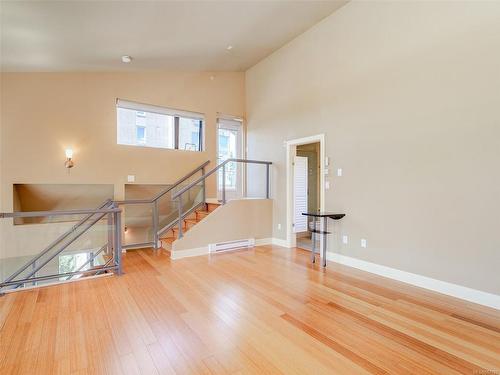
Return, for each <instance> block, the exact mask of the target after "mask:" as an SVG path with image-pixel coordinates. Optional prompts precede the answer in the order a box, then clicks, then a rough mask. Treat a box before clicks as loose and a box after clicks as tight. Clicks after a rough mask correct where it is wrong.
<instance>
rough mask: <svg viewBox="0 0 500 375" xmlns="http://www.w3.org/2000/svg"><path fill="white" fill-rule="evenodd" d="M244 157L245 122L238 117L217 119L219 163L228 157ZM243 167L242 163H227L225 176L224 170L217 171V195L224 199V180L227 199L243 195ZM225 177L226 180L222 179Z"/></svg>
mask: <svg viewBox="0 0 500 375" xmlns="http://www.w3.org/2000/svg"><path fill="white" fill-rule="evenodd" d="M242 158H243V123H242V121H241V120H237V119H226V118H219V119H218V120H217V164H220V163H222V162H223V161H224V160H227V159H242ZM243 168H244V166H243V165H241V163H235V162H230V163H228V164H226V167H225V176H223V174H222V170H221V169H219V171H218V172H217V195H218V197H217V198H218V199H219V200H221V199H222V186H223V182H224V185H225V189H226V199H228V200H229V199H235V198H241V197H243V186H244V184H243ZM223 178H224V181H223V180H222V179H223Z"/></svg>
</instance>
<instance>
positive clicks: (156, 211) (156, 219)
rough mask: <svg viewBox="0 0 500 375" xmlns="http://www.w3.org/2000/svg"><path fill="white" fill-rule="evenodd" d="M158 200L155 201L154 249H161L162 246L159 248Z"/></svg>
mask: <svg viewBox="0 0 500 375" xmlns="http://www.w3.org/2000/svg"><path fill="white" fill-rule="evenodd" d="M158 221H159V217H158V200H155V201H154V203H153V241H154V243H155V244H154V249H155V250H156V249H159V248H160V246H158V243H159V242H160V241H159V238H158Z"/></svg>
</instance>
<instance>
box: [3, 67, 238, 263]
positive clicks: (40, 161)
mask: <svg viewBox="0 0 500 375" xmlns="http://www.w3.org/2000/svg"><path fill="white" fill-rule="evenodd" d="M212 75H213V76H215V79H213V80H212V79H210V76H212ZM0 79H1V81H0V82H1V87H0V95H1V103H0V104H1V116H0V121H1V138H0V140H1V141H0V163H1V165H0V166H1V169H0V177H1V180H0V192H1V199H0V207H1V208H2V210H5V211H10V210H12V202H13V197H12V184H14V183H38V184H40V183H52V184H94V183H99V184H113V185H114V188H115V190H114V191H115V198H117V199H123V198H124V184H125V183H126V179H127V175H129V174H133V175H135V176H136V182H137V183H142V184H167V183H171V182H173V181H175V180H176V179H177V178H179V177H181V176H183V175H184V174H186V173H187V172H188V171H190V170H191V169H193V168H194V167H196V166H198V165H199V164H201V163H202V162H204V161H206V160H211V161H213V162H214V161H215V150H216V145H215V136H216V117H217V112H221V113H225V114H231V115H235V116H244V114H245V112H244V106H245V100H244V94H245V93H244V80H245V77H244V74H243V73H224V72H219V73H213V74H212V73H181V72H135V73H2V74H1V76H0ZM116 98H122V99H128V100H132V101H138V102H143V103H150V104H156V105H160V106H167V107H171V108H177V109H184V110H188V111H195V112H201V113H204V114H205V121H206V131H205V151H204V152H201V153H197V152H189V151H177V150H165V149H153V148H140V147H133V146H122V145H117V144H116V110H115V100H116ZM67 147H73V149H74V152H75V153H74V161H75V167H74V168H73V169H72V170H71V173H70V174H68V173H67V170H66V169H65V168H64V158H65V156H64V150H65V148H67ZM212 165H213V164H212ZM210 167H211V166H210ZM207 195H208V197H212V196H213V197H215V196H216V194H215V179H212V180H211V184H210V186H209V188H208V194H207ZM4 226H5V222H4ZM2 237H3V238H6V237H7V236H6V235H3V236H2ZM0 242H2V241H0ZM0 246H1V245H0ZM0 251H1V248H0ZM4 251H6V250H4ZM13 255H15V254H9V256H13ZM1 256H2V254H0V257H1Z"/></svg>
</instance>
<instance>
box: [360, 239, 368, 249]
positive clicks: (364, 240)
mask: <svg viewBox="0 0 500 375" xmlns="http://www.w3.org/2000/svg"><path fill="white" fill-rule="evenodd" d="M367 246H368V242H367V241H366V239H364V238H362V239H361V247H364V248H366V247H367Z"/></svg>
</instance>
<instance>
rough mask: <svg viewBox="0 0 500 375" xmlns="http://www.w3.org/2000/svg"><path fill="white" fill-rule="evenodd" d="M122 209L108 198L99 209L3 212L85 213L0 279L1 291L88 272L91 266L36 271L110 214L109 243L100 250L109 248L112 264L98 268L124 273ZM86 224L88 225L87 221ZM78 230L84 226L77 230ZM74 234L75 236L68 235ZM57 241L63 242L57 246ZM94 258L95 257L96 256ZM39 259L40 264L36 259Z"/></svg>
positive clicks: (11, 215)
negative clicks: (37, 252)
mask: <svg viewBox="0 0 500 375" xmlns="http://www.w3.org/2000/svg"><path fill="white" fill-rule="evenodd" d="M120 214H121V210H120V209H119V208H117V207H116V205H115V204H114V203H113V202H112V201H111V200H106V201H105V202H104V203H103V204H101V205H100V206H99V207H98V208H96V209H90V210H89V209H86V210H67V211H32V212H12V213H0V218H26V217H52V216H69V215H85V217H83V218H82V219H81V220H80V221H79V222H78V223H77V224H75V225H73V226H72V227H71V228H70V229H69V230H67V231H66V232H65V233H63V234H62V235H61V236H59V237H58V238H57V239H56V240H54V241H52V242H51V243H50V244H49V245H48V246H47V247H46V248H45V249H44V250H42V251H41V252H40V253H39V254H38V255H36V256H35V257H34V258H32V259H31V260H30V261H28V262H27V263H25V264H24V265H23V266H21V267H20V268H19V269H18V270H16V271H15V272H14V273H12V275H10V276H9V277H8V278H6V279H5V280H4V281H1V282H0V293H1V290H2V288H5V287H7V286H14V288H18V287H19V286H22V285H25V284H26V283H31V282H37V281H44V280H50V279H56V278H61V277H64V276H74V275H78V274H82V273H86V272H89V271H88V270H86V271H85V270H81V269H78V270H76V271H74V272H69V273H57V274H52V275H45V276H39V277H37V276H36V274H37V273H38V272H39V271H41V270H42V269H43V268H44V267H45V266H46V265H47V264H48V263H49V262H50V261H51V260H53V259H54V258H55V257H57V256H58V255H60V254H61V253H62V252H63V251H64V250H66V249H67V248H68V246H70V245H71V244H73V243H74V242H75V241H76V240H77V239H78V238H80V237H81V236H82V235H83V234H85V233H87V232H88V231H89V230H90V229H91V228H92V227H94V225H95V224H96V223H98V222H99V221H100V220H102V219H103V218H104V217H105V216H106V215H107V216H108V236H107V243H106V244H105V245H104V246H102V248H101V250H104V249H107V251H108V253H110V254H112V259H113V265H109V264H108V265H106V267H105V268H102V267H101V268H99V271H107V270H114V271H115V272H116V273H118V274H121V272H122V264H121V251H122V248H121V231H120V227H121V216H120ZM84 224H86V225H84ZM78 230H81V231H80V232H78ZM72 234H74V237H72V238H69V239H68V237H70V236H71V235H72ZM65 240H66V242H64V241H65ZM58 245H60V246H59V247H58ZM54 249H56V250H55V252H54V253H53V254H51V255H50V256H49V257H48V259H45V260H43V261H40V259H41V258H42V257H43V256H45V255H47V254H49V253H50V251H51V250H54ZM94 258H95V257H94ZM39 261H40V263H39V264H38V265H37V262H39ZM30 267H31V268H32V270H31V271H30V272H29V274H28V276H27V277H24V278H21V279H16V277H18V276H19V275H21V274H22V273H23V272H24V271H26V270H27V269H28V268H30Z"/></svg>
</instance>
